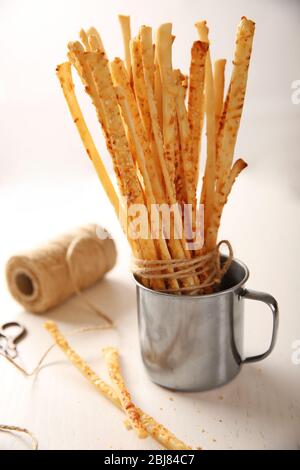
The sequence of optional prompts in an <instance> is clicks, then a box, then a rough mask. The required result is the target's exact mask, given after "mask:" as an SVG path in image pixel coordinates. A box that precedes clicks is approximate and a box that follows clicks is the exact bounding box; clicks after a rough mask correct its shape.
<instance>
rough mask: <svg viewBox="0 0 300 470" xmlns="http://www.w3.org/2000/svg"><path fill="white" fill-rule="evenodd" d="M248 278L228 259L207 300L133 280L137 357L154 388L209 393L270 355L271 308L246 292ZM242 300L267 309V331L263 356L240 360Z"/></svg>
mask: <svg viewBox="0 0 300 470" xmlns="http://www.w3.org/2000/svg"><path fill="white" fill-rule="evenodd" d="M222 258H223V261H224V260H225V259H226V258H225V257H222ZM248 277H249V270H248V268H247V266H246V265H245V264H244V263H242V262H241V261H239V260H237V259H235V258H234V259H233V261H232V263H231V265H230V268H229V269H228V271H227V273H226V274H225V276H224V277H223V280H222V283H221V285H220V288H219V291H218V292H216V293H213V294H208V295H196V296H183V295H181V296H180V295H174V294H167V293H162V292H156V291H154V290H151V289H148V288H147V287H144V286H143V285H142V284H140V283H139V282H138V280H137V279H135V282H136V290H137V308H138V322H139V336H140V346H141V353H142V358H143V362H144V365H145V367H146V370H147V372H148V374H149V376H150V378H151V380H152V381H153V382H154V383H156V384H158V385H161V386H163V387H166V388H169V389H173V390H181V391H188V392H192V391H195V392H196V391H203V390H210V389H213V388H216V387H219V386H220V385H223V384H225V383H227V382H229V381H231V380H232V379H233V378H234V377H235V376H236V375H237V374H238V373H239V371H240V370H241V367H242V365H243V364H247V363H249V362H256V361H261V360H262V359H264V358H266V357H267V356H268V355H269V354H270V353H271V352H272V350H273V348H274V346H275V341H276V335H277V330H278V306H277V302H276V300H275V299H274V298H273V297H272V296H271V295H269V294H266V293H263V292H258V291H254V290H250V289H246V288H245V283H246V281H247V279H248ZM245 299H251V300H259V301H260V302H264V303H266V304H267V305H268V306H269V307H270V309H271V311H272V314H273V329H272V336H271V342H270V346H269V348H268V349H267V351H265V352H264V353H262V354H259V355H256V356H251V357H246V358H243V336H244V301H245Z"/></svg>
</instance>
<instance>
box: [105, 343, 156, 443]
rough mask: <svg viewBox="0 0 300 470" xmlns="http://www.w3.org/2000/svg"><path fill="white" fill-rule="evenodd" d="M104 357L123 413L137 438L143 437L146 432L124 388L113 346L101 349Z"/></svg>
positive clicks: (116, 352) (116, 354) (117, 357)
mask: <svg viewBox="0 0 300 470" xmlns="http://www.w3.org/2000/svg"><path fill="white" fill-rule="evenodd" d="M103 355H104V359H105V362H106V365H107V368H108V373H109V377H110V380H111V381H112V384H113V386H114V388H115V391H116V393H117V395H118V397H119V400H120V402H121V405H122V408H123V410H124V413H125V414H126V416H127V418H128V419H129V421H130V424H131V425H132V427H133V429H134V430H135V431H136V433H137V435H138V437H139V438H141V439H144V438H145V437H147V435H148V433H147V431H146V429H145V427H144V426H143V424H142V422H141V418H140V414H139V412H138V410H137V408H136V406H135V405H134V403H133V402H132V400H131V395H130V393H129V391H128V390H127V388H126V385H125V382H124V380H123V377H122V375H121V370H120V362H119V354H118V351H117V350H116V349H115V348H105V349H103Z"/></svg>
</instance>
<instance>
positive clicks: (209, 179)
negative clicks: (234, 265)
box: [196, 21, 216, 251]
mask: <svg viewBox="0 0 300 470" xmlns="http://www.w3.org/2000/svg"><path fill="white" fill-rule="evenodd" d="M196 28H197V30H198V33H199V37H200V40H201V41H203V42H206V43H207V44H209V41H208V28H207V26H206V22H205V21H202V22H199V23H196ZM205 113H206V135H207V158H206V165H205V173H204V181H203V187H204V191H203V193H202V197H201V202H204V204H205V213H204V237H205V249H206V250H207V251H211V250H213V249H214V248H215V246H214V239H213V237H212V236H211V231H210V227H211V224H212V218H213V212H214V205H215V178H216V121H215V90H214V80H213V74H212V66H211V59H210V52H209V50H208V51H207V54H206V61H205Z"/></svg>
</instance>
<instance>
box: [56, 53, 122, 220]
mask: <svg viewBox="0 0 300 470" xmlns="http://www.w3.org/2000/svg"><path fill="white" fill-rule="evenodd" d="M56 71H57V77H58V79H59V81H60V84H61V87H62V90H63V93H64V96H65V99H66V102H67V104H68V107H69V110H70V113H71V115H72V118H73V121H74V123H75V125H76V127H77V130H78V132H79V135H80V137H81V140H82V143H83V145H84V147H85V149H86V152H87V154H88V156H89V158H90V159H91V160H92V163H93V165H94V168H95V170H96V172H97V175H98V178H99V180H100V181H101V184H102V186H103V188H104V191H105V192H106V194H107V197H108V199H109V200H110V202H111V204H112V206H113V208H114V210H115V212H116V214H117V215H119V199H118V196H117V193H116V191H115V188H114V187H113V184H112V182H111V180H110V177H109V175H108V173H107V171H106V168H105V166H104V165H103V163H102V160H101V157H100V155H99V153H98V151H97V149H96V146H95V143H94V141H93V139H92V136H91V134H90V132H89V130H88V128H87V125H86V123H85V120H84V117H83V114H82V111H81V109H80V106H79V103H78V101H77V98H76V95H75V91H74V83H73V80H72V74H71V64H70V62H65V63H63V64H61V65H59V66H58V67H57V69H56Z"/></svg>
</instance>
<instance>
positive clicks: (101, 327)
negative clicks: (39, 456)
mask: <svg viewBox="0 0 300 470" xmlns="http://www.w3.org/2000/svg"><path fill="white" fill-rule="evenodd" d="M110 328H114V326H113V325H93V326H86V327H82V328H79V329H77V330H74V331H71V332H70V333H68V334H67V335H66V336H73V335H76V334H80V333H87V332H90V331H97V330H107V329H110ZM55 346H57V344H56V343H53V344H51V346H49V348H47V349H46V351H45V352H44V353H43V354H42V356H41V357H40V359H39V360H38V363H37V364H36V366H35V367H34V368H33V369H32V370H31V371H28V370H26V369H25V368H24V367H22V366H21V365H20V364H18V363H17V362H16V361H15V360H14V359H12V358H11V357H9V356H6V355H5V354H3V353H2V352H1V351H0V356H2V357H4V358H5V359H6V360H7V361H8V362H9V363H10V364H12V365H13V366H14V367H15V368H16V369H17V370H18V371H20V372H22V373H23V374H24V375H25V376H26V377H30V376H33V375H35V374H37V373H38V371H39V370H40V369H41V367H42V365H43V363H44V361H45V359H46V357H47V356H48V354H49V353H50V351H52V349H53V348H54V347H55ZM0 431H11V432H20V433H25V434H27V435H28V436H30V437H31V440H32V449H33V450H37V449H38V440H37V438H36V437H35V436H34V435H33V434H32V432H31V431H29V430H28V429H26V428H21V427H19V426H12V425H6V424H0Z"/></svg>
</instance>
